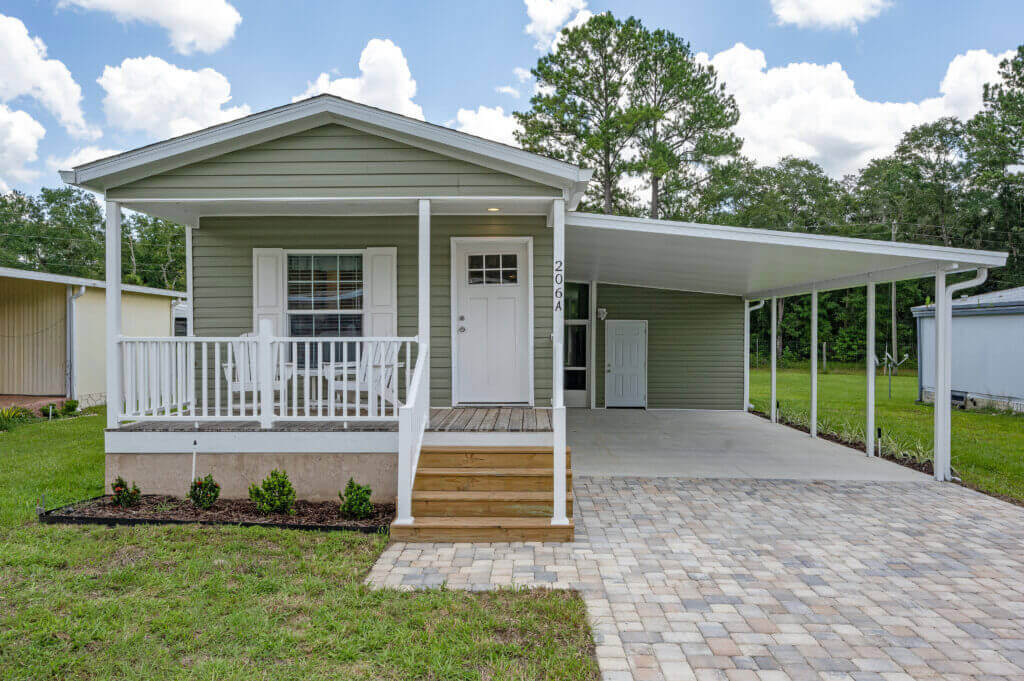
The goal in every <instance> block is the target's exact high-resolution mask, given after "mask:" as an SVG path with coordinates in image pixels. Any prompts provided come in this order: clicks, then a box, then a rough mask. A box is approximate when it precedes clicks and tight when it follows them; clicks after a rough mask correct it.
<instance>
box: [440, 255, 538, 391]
mask: <svg viewBox="0 0 1024 681" xmlns="http://www.w3.org/2000/svg"><path fill="white" fill-rule="evenodd" d="M528 246H529V243H528V240H525V239H492V238H484V239H458V240H456V241H455V242H454V244H453V254H452V278H453V281H452V290H453V291H454V292H455V295H454V300H453V301H452V304H453V312H454V314H453V315H452V317H453V320H452V324H453V327H452V344H453V347H454V371H453V374H454V376H453V387H454V396H453V401H455V402H456V403H461V404H483V403H528V402H530V383H531V381H530V371H531V368H530V340H531V339H530V305H531V304H532V300H531V297H530V289H531V284H530V274H531V273H530V268H529V263H528V255H529V248H528Z"/></svg>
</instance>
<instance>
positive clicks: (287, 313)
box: [281, 248, 370, 338]
mask: <svg viewBox="0 0 1024 681" xmlns="http://www.w3.org/2000/svg"><path fill="white" fill-rule="evenodd" d="M282 251H283V252H284V266H283V267H282V269H283V270H284V271H283V273H282V274H283V278H282V281H281V286H282V288H283V290H282V294H281V295H282V298H281V299H282V300H283V301H284V310H283V313H284V317H285V319H284V326H285V328H284V329H282V331H284V332H286V336H285V337H286V338H305V336H292V335H291V320H290V319H289V318H290V317H291V316H292V315H325V314H331V315H350V316H355V315H358V316H360V317H362V324H361V326H362V327H363V330H364V331H365V329H366V300H367V297H368V296H369V291H370V282H369V281H367V279H366V249H365V248H284V249H282ZM292 255H311V256H317V255H358V256H359V257H360V258H361V259H362V274H363V281H362V283H363V304H362V305H361V306H360V308H359V309H358V310H293V309H291V308H290V307H289V306H288V257H289V256H292ZM360 336H362V334H360Z"/></svg>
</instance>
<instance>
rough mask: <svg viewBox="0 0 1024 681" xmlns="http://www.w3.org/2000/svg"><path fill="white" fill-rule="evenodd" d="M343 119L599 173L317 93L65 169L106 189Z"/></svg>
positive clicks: (76, 180) (455, 152)
mask: <svg viewBox="0 0 1024 681" xmlns="http://www.w3.org/2000/svg"><path fill="white" fill-rule="evenodd" d="M331 122H337V123H340V124H342V125H347V126H349V127H352V128H354V129H357V130H362V131H363V132H367V133H370V134H374V135H378V136H382V137H387V138H389V139H394V140H397V141H401V142H405V143H408V144H411V145H414V146H417V147H420V148H423V149H428V150H431V151H437V152H438V153H442V154H445V155H446V156H454V157H456V158H464V159H466V160H469V161H471V162H474V163H477V164H479V165H482V166H484V167H489V168H492V169H495V170H501V171H503V172H509V173H511V174H514V175H517V176H521V177H526V178H527V179H535V180H537V181H540V182H545V183H546V184H548V185H550V186H555V187H559V188H562V189H571V188H572V187H573V186H575V184H576V183H578V182H582V181H587V180H589V179H590V176H591V175H592V174H593V171H592V170H590V169H585V168H578V167H576V166H574V165H572V164H569V163H564V162H562V161H556V160H554V159H550V158H546V157H544V156H540V155H538V154H533V153H530V152H527V151H523V150H522V149H517V148H516V147H512V146H508V145H505V144H501V143H500V142H493V141H491V140H486V139H483V138H480V137H475V136H473V135H469V134H467V133H463V132H458V131H456V130H452V129H450V128H445V127H443V126H439V125H433V124H431V123H426V122H424V121H419V120H416V119H413V118H408V117H406V116H401V115H399V114H395V113H391V112H389V111H383V110H381V109H376V108H374V107H370V106H365V105H363V104H356V103H354V102H349V101H347V100H343V99H341V98H339V97H335V96H333V95H326V94H325V95H317V96H316V97H312V98H310V99H305V100H302V101H299V102H294V103H292V104H286V105H284V106H280V107H277V108H274V109H270V110H267V111H263V112H260V113H256V114H252V115H251V116H246V117H244V118H240V119H238V120H235V121H229V122H227V123H222V124H220V125H215V126H212V127H209V128H205V129H203V130H199V131H197V132H193V133H189V134H187V135H182V136H180V137H174V138H171V139H168V140H165V141H163V142H157V143H155V144H150V145H148V146H145V147H140V148H138V149H134V150H132V151H128V152H125V153H122V154H117V155H115V156H111V157H108V158H105V159H100V160H97V161H92V162H90V163H86V164H83V165H81V166H78V167H76V168H74V169H73V170H71V171H61V178H62V179H63V180H64V181H65V182H67V183H68V184H73V185H76V186H81V187H86V188H89V189H93V190H97V191H102V190H103V189H106V188H109V187H111V186H115V184H124V183H126V182H131V181H133V180H135V179H139V178H141V177H146V176H148V175H152V174H155V173H157V172H164V171H166V170H169V169H171V168H175V167H180V166H181V165H185V164H188V163H195V162H197V161H201V160H204V159H206V158H211V157H213V156H218V155H220V154H224V153H227V152H228V151H231V150H233V149H234V148H243V147H246V146H251V145H253V144H259V143H260V142H262V141H267V140H270V139H276V138H277V137H281V136H283V135H288V134H293V133H295V132H299V131H301V130H304V129H309V128H313V127H318V126H320V125H325V124H327V123H331Z"/></svg>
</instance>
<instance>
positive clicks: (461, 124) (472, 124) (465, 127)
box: [455, 106, 519, 146]
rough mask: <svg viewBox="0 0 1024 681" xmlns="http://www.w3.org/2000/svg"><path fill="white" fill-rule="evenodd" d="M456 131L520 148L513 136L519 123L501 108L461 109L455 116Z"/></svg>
mask: <svg viewBox="0 0 1024 681" xmlns="http://www.w3.org/2000/svg"><path fill="white" fill-rule="evenodd" d="M455 129H456V130H459V131H460V132H468V133H469V134H471V135H476V136H477V137H486V138H487V139H490V140H494V141H495V142H502V143H504V144H511V145H512V146H519V145H518V144H517V143H516V138H515V137H514V136H513V133H515V131H516V130H518V129H519V123H517V122H516V119H515V118H514V117H513V116H512V114H510V113H509V114H506V113H505V110H504V109H502V108H501V107H500V106H496V107H493V108H492V107H489V106H480V107H477V109H476V110H475V111H474V110H473V109H459V112H458V113H457V114H456V115H455Z"/></svg>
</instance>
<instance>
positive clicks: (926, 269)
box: [744, 261, 975, 300]
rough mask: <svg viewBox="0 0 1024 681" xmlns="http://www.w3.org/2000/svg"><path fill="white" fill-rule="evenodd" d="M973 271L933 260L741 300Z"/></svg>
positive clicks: (802, 293) (750, 295)
mask: <svg viewBox="0 0 1024 681" xmlns="http://www.w3.org/2000/svg"><path fill="white" fill-rule="evenodd" d="M972 269H975V268H974V267H973V266H967V267H963V268H961V267H960V266H959V264H958V263H950V262H942V263H936V262H934V261H931V262H927V261H926V262H916V263H913V264H910V265H903V266H900V267H894V268H892V269H887V270H877V271H874V272H866V273H864V274H856V275H852V276H849V277H839V278H836V279H825V280H822V281H807V282H802V283H800V284H794V285H792V286H783V287H781V288H776V289H765V290H763V291H754V292H753V293H749V294H747V295H746V296H744V298H746V299H747V300H762V299H765V298H786V297H788V296H799V295H804V294H807V293H810V292H812V291H818V292H824V291H836V290H839V289H844V288H853V287H855V286H865V285H867V284H884V283H888V282H891V281H904V280H906V279H920V278H921V277H927V276H930V275H933V274H935V272H936V271H937V270H943V271H945V272H947V273H949V272H968V271H970V270H972Z"/></svg>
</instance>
